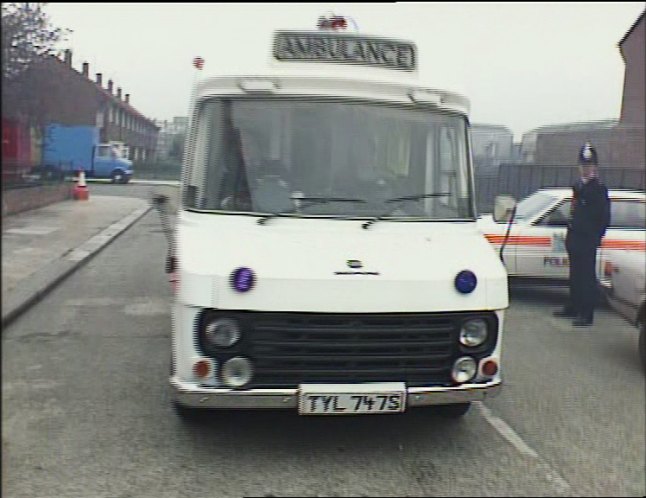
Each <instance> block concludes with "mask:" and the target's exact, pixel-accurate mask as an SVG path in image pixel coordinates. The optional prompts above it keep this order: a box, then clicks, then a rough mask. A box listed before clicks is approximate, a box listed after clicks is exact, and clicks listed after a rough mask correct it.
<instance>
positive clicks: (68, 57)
mask: <svg viewBox="0 0 646 498" xmlns="http://www.w3.org/2000/svg"><path fill="white" fill-rule="evenodd" d="M65 64H67V65H68V66H71V65H72V51H71V50H70V49H69V48H68V49H66V50H65Z"/></svg>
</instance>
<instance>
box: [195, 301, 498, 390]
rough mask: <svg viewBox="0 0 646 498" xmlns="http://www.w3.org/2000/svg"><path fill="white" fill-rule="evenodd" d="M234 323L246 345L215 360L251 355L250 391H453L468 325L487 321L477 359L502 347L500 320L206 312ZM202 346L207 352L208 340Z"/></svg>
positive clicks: (483, 315)
mask: <svg viewBox="0 0 646 498" xmlns="http://www.w3.org/2000/svg"><path fill="white" fill-rule="evenodd" d="M215 316H227V317H230V318H234V319H236V320H238V321H239V322H240V324H241V326H242V330H243V334H242V337H243V338H242V341H241V342H240V343H239V344H237V345H236V346H234V347H233V348H230V349H229V350H226V351H224V350H223V351H221V352H219V353H212V354H211V356H213V357H215V358H217V359H218V360H220V361H221V362H222V361H226V359H228V358H230V357H232V356H237V355H240V354H241V355H244V356H247V357H249V358H250V359H251V360H252V362H253V365H254V378H253V381H252V383H251V384H249V385H247V386H245V388H261V387H263V388H279V387H296V386H298V385H299V384H301V383H336V382H338V383H351V382H377V381H379V382H405V383H406V384H407V385H408V386H412V387H414V386H428V385H453V381H452V379H451V368H452V366H453V362H454V361H455V360H456V358H458V357H459V356H462V355H463V354H465V351H464V350H463V349H461V347H460V345H459V341H458V334H459V330H460V325H461V323H462V321H463V320H465V319H467V318H474V317H479V318H485V319H487V320H488V321H489V323H490V328H489V330H490V336H489V339H488V340H487V342H486V343H485V344H484V345H482V346H481V347H479V348H477V351H475V352H474V351H470V352H469V354H471V355H472V356H474V357H476V358H481V357H483V356H486V355H488V354H489V353H490V352H491V351H492V350H493V348H494V347H495V344H496V339H497V333H496V330H497V320H496V317H495V314H494V313H475V312H462V313H424V314H421V313H420V314H414V313H406V314H403V313H400V314H395V313H393V314H318V313H261V312H233V313H232V312H224V311H215V310H206V311H205V313H204V314H203V315H202V317H201V319H200V324H198V329H202V328H203V324H204V323H205V321H206V320H207V319H212V318H214V317H215ZM199 336H200V334H198V344H199V347H200V349H201V350H202V351H203V352H204V351H205V350H206V348H204V343H203V340H202V339H201V338H200V337H199Z"/></svg>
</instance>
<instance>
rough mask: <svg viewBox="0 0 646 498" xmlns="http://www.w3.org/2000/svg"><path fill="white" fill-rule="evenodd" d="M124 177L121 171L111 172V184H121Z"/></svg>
mask: <svg viewBox="0 0 646 498" xmlns="http://www.w3.org/2000/svg"><path fill="white" fill-rule="evenodd" d="M124 176H125V175H124V174H123V171H119V170H116V171H113V172H112V175H111V178H112V183H123V178H124Z"/></svg>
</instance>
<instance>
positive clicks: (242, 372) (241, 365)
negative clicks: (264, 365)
mask: <svg viewBox="0 0 646 498" xmlns="http://www.w3.org/2000/svg"><path fill="white" fill-rule="evenodd" d="M252 377H253V365H252V364H251V361H249V360H248V359H247V358H242V357H241V356H236V357H235V358H231V359H230V360H228V361H227V362H226V363H225V364H224V366H223V367H222V381H223V382H224V383H225V384H226V385H227V386H229V387H233V388H237V387H242V386H244V385H245V384H248V383H249V382H250V381H251V378H252Z"/></svg>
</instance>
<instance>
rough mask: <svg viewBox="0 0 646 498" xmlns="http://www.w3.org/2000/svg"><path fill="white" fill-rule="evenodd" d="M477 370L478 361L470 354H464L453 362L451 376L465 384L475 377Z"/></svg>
mask: <svg viewBox="0 0 646 498" xmlns="http://www.w3.org/2000/svg"><path fill="white" fill-rule="evenodd" d="M477 370H478V368H477V366H476V361H475V360H474V359H473V358H471V357H470V356H463V357H462V358H458V359H457V360H456V362H455V363H454V364H453V370H452V371H451V376H452V377H453V380H454V381H455V382H459V383H460V384H464V383H465V382H469V381H470V380H471V379H473V377H475V375H476V371H477Z"/></svg>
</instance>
